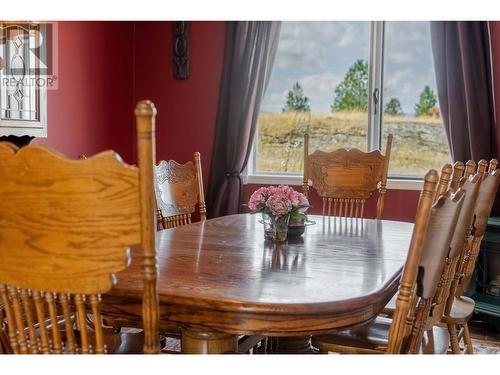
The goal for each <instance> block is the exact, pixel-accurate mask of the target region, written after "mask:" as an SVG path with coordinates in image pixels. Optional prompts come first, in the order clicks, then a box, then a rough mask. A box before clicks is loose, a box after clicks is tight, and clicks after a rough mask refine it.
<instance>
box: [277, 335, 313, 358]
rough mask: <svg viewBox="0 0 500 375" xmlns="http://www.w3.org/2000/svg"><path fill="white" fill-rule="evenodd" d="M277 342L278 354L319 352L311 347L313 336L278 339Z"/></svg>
mask: <svg viewBox="0 0 500 375" xmlns="http://www.w3.org/2000/svg"><path fill="white" fill-rule="evenodd" d="M276 340H277V345H276V353H287V354H306V353H311V354H313V353H318V351H317V350H316V349H315V348H314V347H313V346H312V345H311V336H297V337H277V338H276Z"/></svg>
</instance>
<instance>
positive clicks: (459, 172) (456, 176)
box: [450, 161, 465, 193]
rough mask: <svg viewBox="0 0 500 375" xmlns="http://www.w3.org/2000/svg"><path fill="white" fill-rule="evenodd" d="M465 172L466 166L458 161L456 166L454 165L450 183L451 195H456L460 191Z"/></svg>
mask: <svg viewBox="0 0 500 375" xmlns="http://www.w3.org/2000/svg"><path fill="white" fill-rule="evenodd" d="M464 170H465V165H464V163H462V162H461V161H456V162H455V164H453V175H452V177H451V182H450V192H451V193H454V192H456V191H457V190H458V188H459V186H460V180H461V179H462V176H463V174H464Z"/></svg>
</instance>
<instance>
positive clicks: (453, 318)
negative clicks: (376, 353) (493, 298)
mask: <svg viewBox="0 0 500 375" xmlns="http://www.w3.org/2000/svg"><path fill="white" fill-rule="evenodd" d="M396 298H397V297H396V296H394V297H393V298H392V299H391V300H390V301H389V302H388V303H387V305H385V307H384V309H383V310H382V314H383V315H387V316H392V315H393V314H394V311H395V310H396ZM475 306H476V304H475V302H474V300H473V299H472V298H469V297H465V296H460V297H455V299H454V301H453V306H452V307H451V311H450V314H449V315H448V316H443V318H442V319H441V322H443V323H447V324H450V323H452V324H465V323H467V322H468V321H469V320H470V318H471V317H472V314H474V308H475Z"/></svg>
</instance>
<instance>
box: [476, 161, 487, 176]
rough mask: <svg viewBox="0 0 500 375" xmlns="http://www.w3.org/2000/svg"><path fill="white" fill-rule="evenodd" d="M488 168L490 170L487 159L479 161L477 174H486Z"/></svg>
mask: <svg viewBox="0 0 500 375" xmlns="http://www.w3.org/2000/svg"><path fill="white" fill-rule="evenodd" d="M486 168H488V162H487V161H486V160H485V159H481V160H479V163H478V164H477V172H478V173H481V174H484V173H485V172H486Z"/></svg>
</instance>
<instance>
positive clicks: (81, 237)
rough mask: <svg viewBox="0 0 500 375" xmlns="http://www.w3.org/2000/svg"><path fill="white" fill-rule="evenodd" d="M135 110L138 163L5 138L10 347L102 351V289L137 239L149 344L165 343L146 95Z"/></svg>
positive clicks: (0, 146) (2, 213)
mask: <svg viewBox="0 0 500 375" xmlns="http://www.w3.org/2000/svg"><path fill="white" fill-rule="evenodd" d="M135 114H136V118H137V138H138V152H139V168H137V167H133V166H130V165H127V164H125V163H124V162H123V161H122V160H121V159H120V157H119V156H118V155H117V154H116V153H115V152H113V151H105V152H102V153H100V154H97V155H95V156H92V157H89V158H88V159H81V160H74V159H68V158H66V157H65V156H63V155H62V154H59V153H58V152H56V151H53V150H51V149H49V148H47V147H44V146H39V145H29V146H26V147H24V148H21V149H17V148H16V149H13V148H12V147H11V146H10V145H6V144H5V143H0V180H1V181H2V183H1V184H0V195H1V196H2V199H1V200H0V223H1V225H0V297H1V300H2V303H3V305H4V309H5V315H6V320H7V335H8V340H9V344H10V347H11V349H12V351H13V352H14V353H46V354H49V353H104V352H106V346H105V338H104V334H103V329H102V325H101V308H100V305H101V302H100V301H101V294H102V293H106V292H108V291H109V290H110V289H111V288H112V287H113V284H114V283H115V280H116V279H115V274H117V273H119V272H120V271H123V270H124V269H125V268H126V267H127V266H128V264H129V261H130V258H129V250H128V248H129V246H132V245H140V246H141V249H142V256H143V272H144V274H143V284H144V295H143V323H144V333H145V343H144V352H146V353H155V352H158V351H159V338H158V333H157V331H158V329H157V327H158V301H157V297H156V273H157V272H156V257H155V247H154V246H155V238H154V236H155V231H154V192H153V187H152V185H151V181H152V178H153V168H152V166H153V160H154V139H153V134H154V117H155V114H156V110H155V108H154V105H153V104H152V103H151V102H148V101H142V102H139V103H138V105H137V107H136V110H135ZM117 219H119V220H117ZM89 315H90V316H91V319H90V320H92V327H90V326H89V324H88V320H89Z"/></svg>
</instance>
